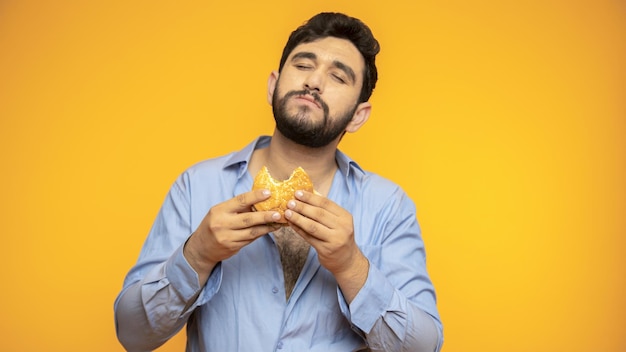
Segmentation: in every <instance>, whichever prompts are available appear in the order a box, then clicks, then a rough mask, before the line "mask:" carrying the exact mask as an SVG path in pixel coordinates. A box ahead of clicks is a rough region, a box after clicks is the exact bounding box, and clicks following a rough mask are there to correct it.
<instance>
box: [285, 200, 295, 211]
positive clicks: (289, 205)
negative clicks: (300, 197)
mask: <svg viewBox="0 0 626 352" xmlns="http://www.w3.org/2000/svg"><path fill="white" fill-rule="evenodd" d="M295 207H296V201H295V200H290V201H288V202H287V208H289V209H293V208H295Z"/></svg>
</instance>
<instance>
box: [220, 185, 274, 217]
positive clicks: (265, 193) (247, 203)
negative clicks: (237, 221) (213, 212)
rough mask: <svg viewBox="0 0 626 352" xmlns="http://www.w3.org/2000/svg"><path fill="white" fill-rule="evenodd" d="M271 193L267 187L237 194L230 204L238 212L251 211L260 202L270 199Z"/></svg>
mask: <svg viewBox="0 0 626 352" xmlns="http://www.w3.org/2000/svg"><path fill="white" fill-rule="evenodd" d="M270 196H271V193H270V191H269V190H267V189H257V190H254V191H249V192H245V193H241V194H238V195H236V196H235V197H234V198H232V199H231V200H230V201H228V202H227V203H228V205H229V206H231V207H232V209H233V210H234V211H236V212H242V211H250V208H251V207H252V206H253V205H254V204H256V203H259V202H262V201H264V200H266V199H268V198H269V197H270Z"/></svg>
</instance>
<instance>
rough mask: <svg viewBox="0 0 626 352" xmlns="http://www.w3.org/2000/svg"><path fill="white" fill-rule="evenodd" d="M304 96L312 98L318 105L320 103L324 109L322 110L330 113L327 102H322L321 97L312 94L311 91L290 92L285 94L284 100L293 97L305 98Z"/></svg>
mask: <svg viewBox="0 0 626 352" xmlns="http://www.w3.org/2000/svg"><path fill="white" fill-rule="evenodd" d="M303 95H309V96H311V97H312V98H313V100H314V101H315V102H316V103H318V104H319V105H320V106H321V107H322V109H324V111H328V105H326V102H325V101H324V100H322V98H321V97H320V95H319V94H317V93H315V92H311V91H309V90H306V89H303V90H292V91H290V92H288V93H287V94H285V96H284V97H283V99H284V100H287V99H289V98H291V97H295V96H303Z"/></svg>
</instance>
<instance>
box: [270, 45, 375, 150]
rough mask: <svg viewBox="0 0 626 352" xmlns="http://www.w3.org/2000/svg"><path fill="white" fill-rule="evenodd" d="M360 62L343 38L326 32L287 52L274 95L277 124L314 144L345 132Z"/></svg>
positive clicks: (354, 100)
mask: <svg viewBox="0 0 626 352" xmlns="http://www.w3.org/2000/svg"><path fill="white" fill-rule="evenodd" d="M363 69H364V62H363V58H362V56H361V54H360V53H359V51H358V50H357V49H356V47H355V46H354V45H353V44H352V43H351V42H349V41H348V40H345V39H338V38H334V37H327V38H323V39H319V40H317V41H314V42H311V43H304V44H300V45H298V46H297V47H295V48H294V50H293V51H292V52H291V54H290V55H289V57H288V58H287V61H286V62H285V65H284V66H283V69H282V71H281V73H280V76H279V78H278V81H277V82H276V86H275V89H274V93H273V96H272V109H273V111H274V119H275V120H276V128H277V129H278V131H280V133H282V134H283V135H284V136H285V137H287V138H289V139H291V140H293V141H294V142H296V143H298V144H302V145H305V146H308V147H312V148H318V147H323V146H326V145H328V144H330V143H331V142H333V141H334V140H336V139H337V138H338V137H340V136H341V135H343V133H344V132H345V130H346V127H347V126H348V125H349V124H350V122H351V120H352V117H353V116H354V114H355V111H356V109H357V107H358V97H359V94H360V92H361V86H362V85H363Z"/></svg>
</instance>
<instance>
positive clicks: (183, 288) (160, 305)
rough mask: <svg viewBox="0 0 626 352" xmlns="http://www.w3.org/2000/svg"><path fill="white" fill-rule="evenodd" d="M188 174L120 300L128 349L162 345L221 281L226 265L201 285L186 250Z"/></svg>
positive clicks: (120, 324)
mask: <svg viewBox="0 0 626 352" xmlns="http://www.w3.org/2000/svg"><path fill="white" fill-rule="evenodd" d="M185 181H186V179H185V175H183V176H181V178H179V179H178V180H177V181H176V183H175V184H174V185H173V186H172V189H171V190H170V192H169V194H168V196H167V197H166V199H165V201H164V203H163V205H162V207H161V210H160V212H159V214H158V215H157V218H156V220H155V222H154V225H153V227H152V229H151V231H150V234H149V235H148V238H147V239H146V242H145V243H144V246H143V248H142V251H141V254H140V256H139V259H138V261H137V263H136V264H135V266H134V267H133V268H132V269H131V270H130V271H129V273H128V275H127V277H126V280H125V282H124V287H123V289H122V291H121V292H120V294H119V296H118V297H117V299H116V301H115V306H114V309H115V323H116V332H117V335H118V339H119V340H120V342H121V343H122V345H123V346H124V347H125V348H126V349H127V350H128V351H146V350H152V349H155V348H157V347H158V346H160V345H162V344H163V343H165V342H166V341H167V340H169V339H170V338H171V337H172V336H174V335H175V334H176V333H177V332H178V331H179V330H180V329H181V328H182V327H183V326H184V325H185V323H186V322H187V320H188V319H189V316H190V315H191V313H192V312H193V311H194V309H195V308H196V307H197V306H199V305H201V304H204V303H206V302H207V301H208V300H209V299H210V298H211V297H212V296H213V295H214V294H215V292H217V290H218V288H219V286H220V284H221V277H222V276H221V274H222V270H221V265H219V264H218V266H217V267H216V268H215V269H214V270H213V272H212V273H211V276H210V277H209V281H208V282H207V283H206V284H205V285H204V286H203V287H200V285H199V280H198V275H197V273H196V272H195V271H194V270H193V268H192V267H191V265H190V264H189V263H188V262H187V260H186V259H185V257H184V255H183V246H184V243H185V241H186V240H187V238H188V237H189V234H190V233H191V228H190V220H189V219H190V216H189V203H188V193H187V192H186V189H187V187H186V182H185Z"/></svg>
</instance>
